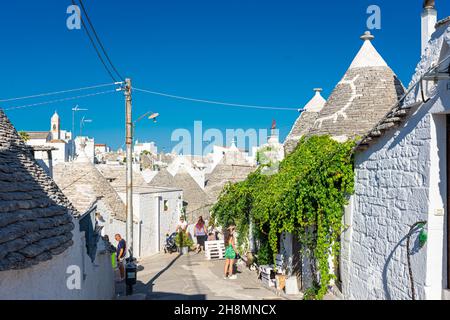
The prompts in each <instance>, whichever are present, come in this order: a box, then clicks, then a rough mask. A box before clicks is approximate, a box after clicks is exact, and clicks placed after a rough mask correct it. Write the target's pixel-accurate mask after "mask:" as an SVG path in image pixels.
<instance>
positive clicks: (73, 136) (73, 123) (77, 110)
mask: <svg viewBox="0 0 450 320" xmlns="http://www.w3.org/2000/svg"><path fill="white" fill-rule="evenodd" d="M79 111H88V109H81V108H80V106H79V105H76V106H75V108H72V140H73V139H75V112H79ZM80 135H81V133H80Z"/></svg>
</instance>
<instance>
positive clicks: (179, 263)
mask: <svg viewBox="0 0 450 320" xmlns="http://www.w3.org/2000/svg"><path fill="white" fill-rule="evenodd" d="M223 266H224V261H208V260H206V258H205V256H204V255H203V254H202V253H200V254H195V253H190V254H189V255H184V256H180V255H178V254H172V255H169V254H167V255H164V254H160V255H156V256H153V257H150V258H146V259H143V260H142V261H140V262H139V269H138V270H139V272H138V284H137V285H136V286H135V288H134V293H135V294H134V296H133V297H129V298H128V299H144V298H145V299H151V300H280V299H284V298H283V297H281V296H279V295H278V294H277V293H276V292H273V291H271V290H269V289H267V288H265V287H264V286H263V285H262V284H261V282H260V281H258V280H257V279H256V273H255V272H251V271H249V270H247V269H245V268H239V271H238V272H240V273H238V275H237V276H238V279H237V280H228V279H227V280H225V279H223ZM241 269H243V270H241ZM117 288H118V290H117V291H118V294H119V296H118V299H126V298H125V297H124V292H125V285H124V284H123V283H122V284H119V285H118V286H117Z"/></svg>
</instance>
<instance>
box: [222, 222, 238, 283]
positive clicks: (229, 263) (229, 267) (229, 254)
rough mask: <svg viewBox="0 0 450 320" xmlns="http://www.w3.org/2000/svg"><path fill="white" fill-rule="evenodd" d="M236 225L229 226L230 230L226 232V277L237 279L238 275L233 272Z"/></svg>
mask: <svg viewBox="0 0 450 320" xmlns="http://www.w3.org/2000/svg"><path fill="white" fill-rule="evenodd" d="M235 229H236V227H235V226H234V225H232V226H230V227H229V228H228V232H226V234H225V270H224V277H223V278H224V279H231V280H235V279H237V276H236V275H234V274H233V267H234V260H235V259H236V252H237V250H236V243H235V237H234V231H235Z"/></svg>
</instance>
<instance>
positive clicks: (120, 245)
mask: <svg viewBox="0 0 450 320" xmlns="http://www.w3.org/2000/svg"><path fill="white" fill-rule="evenodd" d="M115 239H116V241H117V250H116V257H117V265H118V266H119V271H120V281H123V280H124V279H125V266H124V260H125V256H126V254H127V243H126V242H125V240H124V239H122V236H121V235H120V234H116V236H115Z"/></svg>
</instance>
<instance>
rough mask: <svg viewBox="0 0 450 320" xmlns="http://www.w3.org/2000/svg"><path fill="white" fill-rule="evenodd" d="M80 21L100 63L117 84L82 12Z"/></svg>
mask: <svg viewBox="0 0 450 320" xmlns="http://www.w3.org/2000/svg"><path fill="white" fill-rule="evenodd" d="M72 4H73V5H74V6H76V5H77V4H76V3H75V1H74V0H72ZM80 20H81V23H82V25H83V28H84V30H85V32H86V34H87V36H88V38H89V41H90V42H91V44H92V47H93V48H94V50H95V52H96V53H97V56H98V58H99V60H100V62H101V63H102V64H103V67H104V68H105V70H106V72H107V73H108V74H109V76H110V77H111V79H113V81H114V82H117V79H116V77H114V75H113V74H112V72H111V70H109V68H108V66H107V65H106V62H105V60H104V59H103V57H102V55H101V53H100V52H99V50H98V48H97V45H96V44H95V41H94V39H93V38H92V36H91V34H90V33H89V29H88V28H87V26H86V24H85V22H84V19H83V16H82V15H81V12H80Z"/></svg>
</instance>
